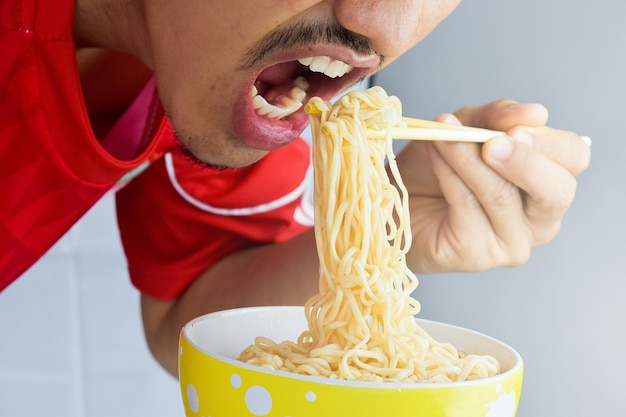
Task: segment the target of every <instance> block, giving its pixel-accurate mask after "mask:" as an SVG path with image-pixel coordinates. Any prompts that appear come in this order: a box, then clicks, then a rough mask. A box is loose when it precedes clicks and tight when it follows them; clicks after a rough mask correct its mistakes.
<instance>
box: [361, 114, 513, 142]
mask: <svg viewBox="0 0 626 417" xmlns="http://www.w3.org/2000/svg"><path fill="white" fill-rule="evenodd" d="M402 121H403V122H404V123H405V124H406V126H395V127H392V128H391V137H392V138H394V139H404V140H442V141H444V140H445V141H454V142H479V143H482V142H486V141H487V140H489V139H491V138H493V137H494V136H501V135H504V132H499V131H497V130H489V129H481V128H477V127H468V126H455V125H449V124H446V123H440V122H434V121H430V120H421V119H414V118H411V117H403V118H402ZM367 136H368V137H370V138H385V137H387V131H386V130H376V131H369V132H367Z"/></svg>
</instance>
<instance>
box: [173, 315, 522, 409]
mask: <svg viewBox="0 0 626 417" xmlns="http://www.w3.org/2000/svg"><path fill="white" fill-rule="evenodd" d="M303 311H304V309H303V307H302V306H299V307H298V306H282V307H252V308H240V309H232V310H225V311H221V312H216V313H211V314H207V315H204V316H201V317H198V318H196V319H194V320H192V321H190V322H189V323H188V324H187V325H186V326H185V327H184V328H183V330H182V332H181V335H180V349H179V381H180V388H181V394H182V398H183V403H184V407H185V413H186V416H187V417H209V416H210V417H244V416H268V417H270V416H271V417H348V416H359V417H368V416H371V417H385V416H389V417H409V416H428V417H461V416H463V417H468V416H470V417H514V416H515V415H516V412H517V405H518V403H519V398H520V394H521V389H522V378H523V362H522V359H521V357H520V355H519V354H518V353H517V352H516V351H515V350H514V349H512V348H511V347H509V346H507V345H506V344H504V343H502V342H500V341H498V340H495V339H493V338H491V337H489V336H486V335H483V334H480V333H477V332H474V331H472V330H468V329H464V328H460V327H456V326H452V325H448V324H443V323H438V322H433V321H428V320H423V319H416V321H417V323H418V324H419V326H420V327H422V328H423V329H424V330H425V331H427V332H428V333H429V334H431V335H432V336H433V337H435V338H436V339H437V340H439V341H441V342H447V343H451V344H453V345H454V346H456V347H458V349H459V350H460V351H464V352H466V353H468V354H480V355H490V356H493V357H494V358H496V359H497V360H498V361H499V363H500V365H501V370H500V373H499V374H497V375H494V376H490V377H487V378H483V379H477V380H472V381H462V382H452V383H429V382H422V383H395V382H362V381H347V380H337V379H329V378H325V377H315V376H306V375H300V374H294V373H290V372H285V371H275V370H271V369H266V368H263V367H259V366H255V365H250V364H246V363H244V362H241V361H239V360H238V359H237V358H238V356H239V354H240V353H241V351H242V350H243V349H244V348H246V346H248V345H249V344H250V340H253V339H254V338H255V337H257V336H258V335H259V334H262V335H264V336H267V337H268V338H271V339H272V340H276V341H283V340H294V339H297V338H298V336H299V334H300V333H301V332H302V329H303V328H306V325H307V323H306V319H305V316H304V314H303Z"/></svg>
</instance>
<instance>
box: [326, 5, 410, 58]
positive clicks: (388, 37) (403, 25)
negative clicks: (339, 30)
mask: <svg viewBox="0 0 626 417" xmlns="http://www.w3.org/2000/svg"><path fill="white" fill-rule="evenodd" d="M418 3H419V2H417V1H383V0H379V1H363V0H346V1H338V2H336V3H335V6H334V9H335V10H334V12H335V16H336V19H337V21H338V22H339V23H340V24H341V25H342V26H343V27H344V28H346V29H347V30H349V31H351V32H354V33H357V34H359V35H361V36H363V37H365V38H367V40H368V41H369V42H370V45H371V46H372V48H373V49H374V50H375V51H376V52H378V53H379V54H381V55H384V56H385V57H395V56H398V55H401V54H402V53H404V52H405V51H406V50H407V49H409V48H410V47H411V46H413V44H415V42H416V41H417V33H418V21H419V15H420V13H419V5H418Z"/></svg>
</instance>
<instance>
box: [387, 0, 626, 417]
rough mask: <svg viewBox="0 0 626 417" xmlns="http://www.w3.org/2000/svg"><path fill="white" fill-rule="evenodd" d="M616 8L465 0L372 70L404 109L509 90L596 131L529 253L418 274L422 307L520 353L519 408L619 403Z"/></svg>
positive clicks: (619, 3) (605, 410)
mask: <svg viewBox="0 0 626 417" xmlns="http://www.w3.org/2000/svg"><path fill="white" fill-rule="evenodd" d="M624 16H626V2H624V1H623V0H599V1H597V2H589V1H582V0H525V1H503V0H471V1H470V0H465V1H464V2H463V3H462V4H461V6H460V7H459V9H457V10H456V11H455V12H454V14H453V15H452V16H451V17H450V18H449V19H448V20H446V21H445V22H444V24H443V25H442V26H440V27H439V28H438V29H436V30H435V32H434V33H433V34H432V35H431V36H430V37H429V38H427V40H426V41H424V42H423V43H422V44H420V45H418V46H417V47H416V48H415V49H414V50H412V51H411V52H410V53H409V54H408V55H407V56H405V57H403V58H402V59H400V60H399V61H397V62H395V63H393V64H392V65H391V67H390V68H388V69H386V70H384V71H383V73H382V74H381V75H380V76H379V77H378V78H377V79H376V83H377V84H381V85H382V86H384V87H385V89H386V90H387V91H388V92H389V93H392V94H396V95H398V96H399V97H400V98H401V99H402V101H403V106H404V112H405V114H406V115H409V116H414V117H421V118H432V117H434V116H436V115H437V114H439V113H441V112H448V111H452V110H455V109H457V108H458V107H460V106H464V105H469V104H480V103H484V102H488V101H492V100H495V99H498V98H502V97H510V98H514V99H516V100H519V101H525V102H539V103H543V104H545V105H546V106H547V107H548V108H549V110H550V112H551V121H550V124H551V125H553V126H554V127H559V128H563V129H568V130H574V131H577V132H579V133H581V134H584V135H589V136H591V137H592V139H593V141H594V142H593V147H592V151H593V152H592V153H593V155H592V163H591V166H590V168H589V169H588V171H586V172H585V173H584V174H583V175H582V176H581V177H580V181H579V189H578V195H577V198H576V201H575V203H574V206H573V207H572V209H571V211H570V212H569V214H568V215H567V216H566V218H565V221H564V224H563V227H562V231H561V233H560V235H559V236H558V237H557V239H556V240H554V241H553V242H552V243H550V244H549V245H547V246H544V247H541V248H539V249H537V250H536V251H534V253H533V256H532V258H531V260H530V262H529V263H528V264H527V265H525V266H524V267H521V268H514V269H501V270H495V271H491V272H487V273H480V274H472V275H461V274H441V275H433V276H423V277H421V279H420V286H419V288H418V290H417V291H418V292H417V294H416V296H417V298H418V299H419V300H420V301H421V302H422V305H423V307H422V316H423V317H426V318H432V319H436V320H441V321H445V322H451V323H455V324H460V325H464V326H468V327H471V328H474V329H477V330H481V331H484V332H486V333H488V334H490V335H493V336H495V337H498V338H500V339H502V340H504V341H506V342H508V343H510V344H511V345H512V346H514V347H516V348H517V349H518V350H519V351H520V353H521V354H522V356H523V357H524V359H525V363H526V378H525V382H524V389H523V394H522V400H521V405H520V410H519V414H518V417H554V416H559V417H561V416H568V417H591V416H623V415H626V411H625V410H626V406H625V405H624V400H623V398H624V391H625V389H626V379H625V378H624V375H626V262H625V260H626V184H625V183H624V179H625V178H626V129H624V127H623V124H624V120H625V119H626V117H625V116H624V115H625V113H626V52H625V51H626V24H624ZM408 92H410V93H411V94H408Z"/></svg>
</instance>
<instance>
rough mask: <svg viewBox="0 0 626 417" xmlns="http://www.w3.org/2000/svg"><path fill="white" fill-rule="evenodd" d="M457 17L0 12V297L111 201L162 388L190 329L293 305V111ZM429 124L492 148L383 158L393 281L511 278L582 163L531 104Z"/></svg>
mask: <svg viewBox="0 0 626 417" xmlns="http://www.w3.org/2000/svg"><path fill="white" fill-rule="evenodd" d="M459 1H460V0H416V1H396V2H380V1H363V0H359V1H355V0H345V1H342V0H336V1H312V0H308V1H306V0H299V1H274V2H268V1H263V2H261V1H250V0H233V1H228V2H213V1H194V0H192V1H191V2H185V3H184V4H181V3H180V2H172V1H163V0H128V1H124V2H122V1H119V0H76V1H73V0H59V1H55V2H51V1H36V0H19V1H18V0H3V1H2V3H0V51H2V57H3V59H2V60H1V62H0V92H1V93H2V94H0V138H1V140H0V144H1V145H0V149H2V152H0V170H1V171H0V172H2V191H0V192H1V193H2V194H1V195H2V197H1V199H2V201H3V204H2V207H0V218H1V219H2V227H1V228H0V254H1V255H0V270H1V271H2V275H1V276H0V289H1V288H4V287H6V286H7V285H9V284H10V283H11V282H12V281H13V280H15V279H16V278H17V277H18V276H19V275H20V274H21V273H22V272H23V271H24V270H25V269H27V268H28V267H29V266H30V265H32V263H34V262H35V261H36V260H37V259H38V258H39V257H40V256H41V255H42V254H43V253H45V251H46V250H47V249H48V248H49V247H50V246H51V245H52V244H54V242H55V241H56V240H57V239H58V238H59V237H60V236H61V235H62V234H63V233H65V231H67V230H68V228H69V227H71V225H72V224H73V223H74V222H75V221H76V220H77V219H78V218H80V216H81V215H82V214H83V213H84V212H85V211H86V210H88V209H89V208H90V207H91V206H92V205H93V204H94V203H95V202H96V201H97V200H98V199H99V198H100V197H101V196H102V195H103V194H104V193H105V192H107V191H109V190H112V189H119V191H118V194H117V208H118V218H119V223H120V230H121V235H122V240H123V243H124V248H125V251H126V254H127V257H128V262H129V270H130V274H131V278H132V280H133V283H134V284H135V285H136V286H137V288H138V289H139V290H140V291H141V292H142V314H143V319H144V326H145V332H146V337H147V340H148V344H149V346H150V348H151V350H152V352H153V353H154V355H155V357H156V358H157V359H158V360H159V362H160V363H161V364H162V365H163V366H164V367H165V368H166V369H167V370H169V371H170V372H171V373H172V374H176V345H177V336H178V332H179V330H180V328H181V326H182V325H183V324H184V323H185V322H186V321H188V320H189V319H190V318H192V317H195V316H198V315H200V314H203V313H206V312H209V311H215V310H220V309H225V308H232V307H238V306H250V305H261V304H295V303H303V302H304V301H305V300H306V299H307V298H308V297H309V296H310V295H312V294H313V293H314V292H315V291H316V288H317V255H316V251H315V242H314V236H313V233H312V230H311V229H310V219H309V218H308V217H307V210H306V199H305V198H304V197H303V196H304V195H305V193H304V188H305V186H304V184H306V175H307V174H306V173H307V168H308V162H309V151H308V147H307V145H306V144H305V143H304V142H303V141H302V140H301V139H297V137H298V135H299V134H300V132H301V131H302V129H304V127H305V125H306V123H307V117H306V115H305V114H304V113H303V111H302V108H301V104H302V103H304V102H306V100H308V98H310V97H312V96H321V97H323V98H325V99H330V98H331V97H333V96H335V95H337V94H338V93H340V91H342V90H343V89H345V88H347V87H349V86H350V85H352V84H354V83H356V82H357V81H359V80H361V79H363V78H365V77H368V76H369V75H371V74H373V73H375V72H376V71H377V70H379V69H380V68H382V67H383V66H385V65H388V64H389V63H390V62H392V61H393V60H394V59H395V58H397V57H398V56H400V55H401V54H402V53H404V52H405V51H406V50H408V49H409V48H410V47H412V46H413V45H415V44H416V43H417V42H419V41H420V40H421V39H423V38H424V37H425V36H426V35H427V34H428V33H429V32H430V31H431V30H432V29H433V28H434V27H435V26H436V25H437V24H438V23H439V22H440V21H441V20H443V19H444V18H445V17H446V16H447V15H448V14H449V13H450V12H452V10H453V9H454V8H455V7H456V5H457V4H458V3H459ZM439 120H440V121H445V122H448V123H462V124H467V125H474V126H480V127H486V128H490V129H496V130H502V131H505V132H506V133H507V135H506V136H502V137H498V138H494V139H492V140H491V141H489V142H488V143H486V144H485V145H484V146H479V145H475V144H463V143H419V142H415V143H411V144H409V145H407V147H406V148H405V149H404V150H403V151H402V152H401V153H400V154H399V155H398V164H399V166H400V168H401V169H402V175H403V179H404V181H405V184H406V186H407V188H408V190H409V192H410V194H411V210H412V228H413V234H414V239H413V249H412V252H411V253H410V254H409V259H408V260H409V262H410V266H411V267H412V269H413V270H414V271H415V272H417V273H429V272H437V271H479V270H484V269H488V268H494V267H498V266H505V265H519V264H521V263H523V262H524V261H526V259H527V258H528V256H529V253H530V250H531V249H532V248H533V247H535V246H537V245H541V244H544V243H546V242H548V241H549V240H551V239H552V238H553V237H554V236H555V234H556V233H557V232H558V229H559V226H560V222H561V219H562V218H563V216H564V214H565V212H566V211H567V209H568V208H569V206H570V204H571V202H572V201H573V198H574V194H575V188H576V180H575V177H576V176H577V175H578V174H579V173H581V172H582V171H583V170H584V169H585V168H586V167H587V165H588V162H589V157H590V153H589V149H588V147H587V146H586V145H585V144H584V142H583V141H581V140H580V138H579V137H578V136H577V135H576V134H574V133H572V132H565V131H558V130H554V129H551V128H549V127H547V126H545V123H546V121H547V111H546V109H545V108H544V107H542V106H540V105H536V104H527V105H523V104H517V103H515V102H514V101H510V100H501V101H497V102H494V103H490V104H488V105H485V106H478V107H467V108H464V109H461V110H459V111H458V112H457V113H455V115H451V114H448V115H442V116H440V118H439Z"/></svg>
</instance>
